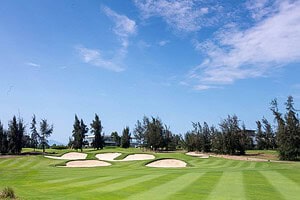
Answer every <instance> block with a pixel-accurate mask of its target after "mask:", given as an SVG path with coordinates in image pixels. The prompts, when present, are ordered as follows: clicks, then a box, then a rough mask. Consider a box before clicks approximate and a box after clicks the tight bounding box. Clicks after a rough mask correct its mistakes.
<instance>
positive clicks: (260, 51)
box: [189, 1, 300, 89]
mask: <svg viewBox="0 0 300 200" xmlns="http://www.w3.org/2000/svg"><path fill="white" fill-rule="evenodd" d="M277 6H278V8H277V10H278V12H276V13H273V14H272V15H270V16H268V17H265V18H264V19H263V20H261V21H259V22H257V23H256V24H255V25H254V26H252V27H251V28H248V29H246V30H232V29H231V30H227V31H223V32H220V33H219V34H218V35H217V36H216V37H215V39H213V40H208V41H206V42H202V43H197V44H196V45H195V46H196V49H198V50H200V51H202V52H203V53H204V54H205V55H206V57H207V59H205V61H204V62H203V63H202V64H200V65H199V66H197V67H195V68H194V69H192V70H191V71H190V73H189V78H190V79H191V80H196V81H197V84H198V85H200V89H202V88H205V87H203V86H202V85H209V86H213V85H223V84H230V83H233V82H234V81H236V80H239V79H246V78H255V77H263V76H267V75H268V74H269V73H271V72H272V70H274V69H276V68H277V67H282V66H285V65H287V64H289V63H292V62H299V61H300V51H299V49H300V2H299V1H296V2H288V1H284V2H283V3H281V4H278V5H277Z"/></svg>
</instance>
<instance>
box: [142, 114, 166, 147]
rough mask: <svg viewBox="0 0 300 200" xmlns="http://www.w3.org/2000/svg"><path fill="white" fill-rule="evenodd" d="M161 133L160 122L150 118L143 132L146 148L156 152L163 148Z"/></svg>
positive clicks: (161, 126) (161, 125)
mask: <svg viewBox="0 0 300 200" xmlns="http://www.w3.org/2000/svg"><path fill="white" fill-rule="evenodd" d="M163 131H164V128H163V124H162V121H161V120H160V119H159V118H154V117H152V118H151V120H149V123H148V124H147V129H146V132H145V135H146V140H147V147H148V148H151V149H153V150H155V151H156V150H157V149H159V148H161V147H163Z"/></svg>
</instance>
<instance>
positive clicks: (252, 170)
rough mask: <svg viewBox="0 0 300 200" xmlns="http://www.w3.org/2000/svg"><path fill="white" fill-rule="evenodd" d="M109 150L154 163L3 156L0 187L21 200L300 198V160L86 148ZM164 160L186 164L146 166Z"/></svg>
mask: <svg viewBox="0 0 300 200" xmlns="http://www.w3.org/2000/svg"><path fill="white" fill-rule="evenodd" d="M48 151H51V150H48ZM58 152H59V151H58ZM65 152H67V151H65ZM105 152H120V153H122V156H124V154H125V155H126V154H127V155H128V154H134V153H148V154H151V155H154V156H155V159H153V160H143V161H128V162H110V163H111V165H110V166H104V167H91V168H66V167H60V166H64V165H65V163H66V162H68V161H65V160H55V159H49V158H45V157H44V156H42V155H32V156H24V155H23V156H13V157H1V158H0V189H2V188H4V187H5V186H9V187H12V188H13V189H14V190H15V193H16V195H17V196H18V197H19V198H20V199H142V200H146V199H153V200H161V199H189V200H192V199H197V200H198V199H208V200H218V199H224V200H225V199H240V200H243V199H260V200H263V199H266V200H267V199H268V200H269V199H272V200H276V199H286V200H296V199H297V200H299V199H300V163H299V162H298V163H297V162H286V163H282V162H253V161H239V160H230V159H224V158H214V157H210V158H208V159H200V158H197V157H192V156H188V155H185V153H184V152H176V153H153V152H142V151H141V150H139V149H121V148H115V149H114V148H112V149H104V150H101V151H100V150H99V151H94V150H92V149H89V150H84V153H87V154H88V156H87V159H95V160H97V158H96V157H95V155H96V154H98V153H105ZM63 153H64V152H63V151H62V152H60V155H62V154H63ZM162 158H171V159H178V160H181V161H184V162H186V163H187V166H186V167H185V168H152V167H146V166H145V165H146V164H148V163H150V162H152V161H154V160H157V159H162Z"/></svg>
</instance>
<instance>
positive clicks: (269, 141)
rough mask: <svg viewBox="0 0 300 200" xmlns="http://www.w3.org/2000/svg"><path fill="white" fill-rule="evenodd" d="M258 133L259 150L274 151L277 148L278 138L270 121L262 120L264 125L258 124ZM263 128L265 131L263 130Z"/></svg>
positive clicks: (258, 122)
mask: <svg viewBox="0 0 300 200" xmlns="http://www.w3.org/2000/svg"><path fill="white" fill-rule="evenodd" d="M256 124H257V131H256V137H255V138H256V142H257V149H260V150H262V149H274V148H276V138H275V134H274V132H273V130H272V126H271V124H270V123H269V121H268V120H267V119H265V118H263V119H262V123H261V122H260V121H257V122H256ZM262 128H263V129H264V130H262Z"/></svg>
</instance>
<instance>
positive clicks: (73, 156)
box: [45, 152, 87, 160]
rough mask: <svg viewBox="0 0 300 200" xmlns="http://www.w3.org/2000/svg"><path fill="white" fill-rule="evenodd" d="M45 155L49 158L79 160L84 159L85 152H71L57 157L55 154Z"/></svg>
mask: <svg viewBox="0 0 300 200" xmlns="http://www.w3.org/2000/svg"><path fill="white" fill-rule="evenodd" d="M45 157H46V158H51V159H57V160H81V159H85V158H86V157H87V154H86V153H77V152H71V153H66V154H64V155H62V156H61V157H57V156H45Z"/></svg>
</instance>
